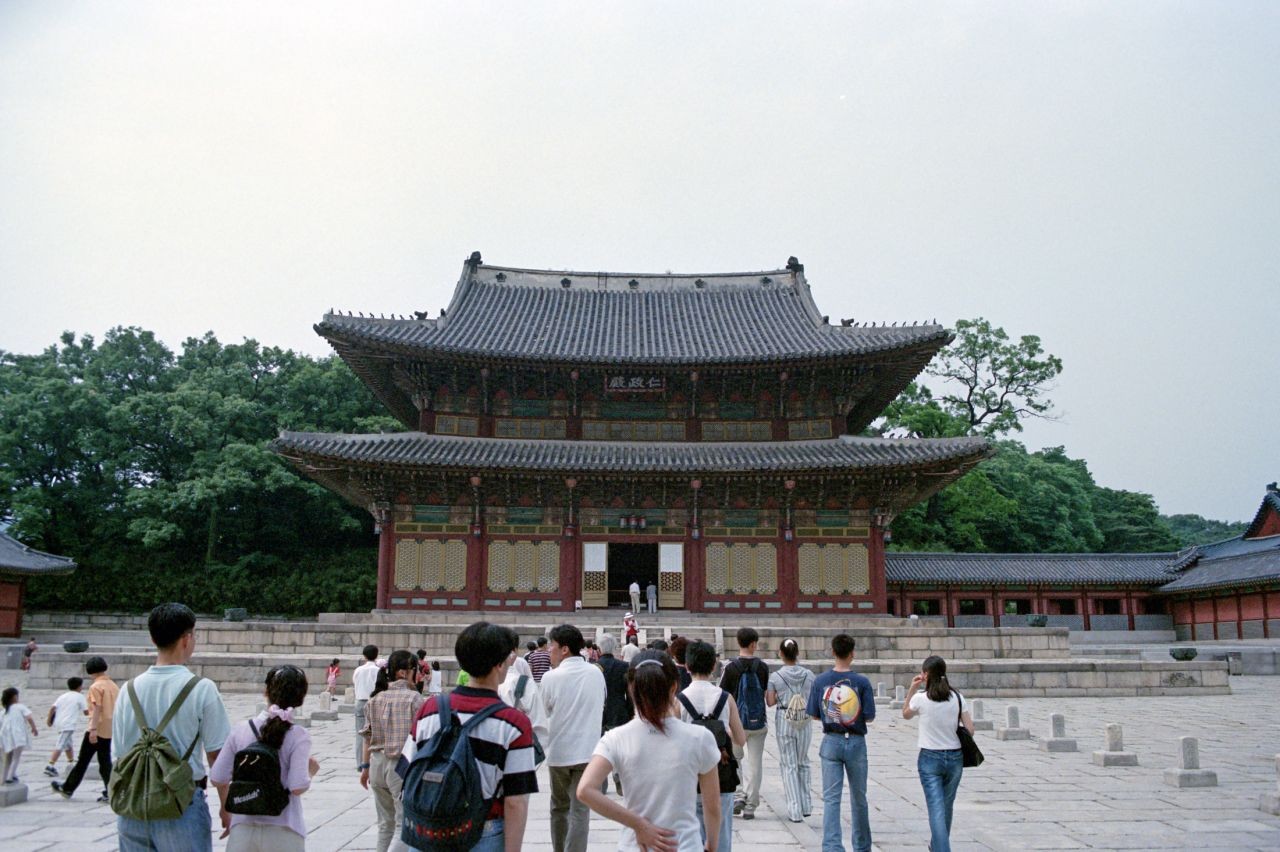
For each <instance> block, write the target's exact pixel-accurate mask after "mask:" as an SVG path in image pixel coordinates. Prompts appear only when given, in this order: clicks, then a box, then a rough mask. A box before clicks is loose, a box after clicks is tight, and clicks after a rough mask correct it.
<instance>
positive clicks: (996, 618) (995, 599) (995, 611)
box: [991, 588, 1000, 627]
mask: <svg viewBox="0 0 1280 852" xmlns="http://www.w3.org/2000/svg"><path fill="white" fill-rule="evenodd" d="M991 626H992V627H999V626H1000V596H999V595H998V594H997V593H996V590H995V589H994V588H993V589H992V590H991Z"/></svg>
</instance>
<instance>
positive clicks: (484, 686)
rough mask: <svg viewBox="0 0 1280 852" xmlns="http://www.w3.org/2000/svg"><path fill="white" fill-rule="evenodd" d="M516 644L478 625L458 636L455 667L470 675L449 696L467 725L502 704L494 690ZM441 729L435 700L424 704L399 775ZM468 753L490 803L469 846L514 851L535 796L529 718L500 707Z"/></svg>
mask: <svg viewBox="0 0 1280 852" xmlns="http://www.w3.org/2000/svg"><path fill="white" fill-rule="evenodd" d="M519 644H520V639H519V637H518V636H517V635H516V633H515V631H514V630H512V629H511V628H509V627H503V626H501V625H498V624H490V623H488V622H486V621H478V622H476V623H475V624H472V625H471V626H470V627H468V628H467V629H465V630H463V631H462V633H460V634H459V635H458V641H457V642H456V643H454V646H453V651H454V655H455V656H456V657H457V658H458V665H459V667H460V668H461V669H462V670H463V671H465V672H467V673H468V674H470V675H471V681H470V683H469V684H468V685H467V686H460V687H458V688H457V689H455V690H453V692H451V693H450V694H449V707H450V708H451V709H452V710H453V712H455V713H457V714H458V718H459V720H460V721H461V722H464V723H465V722H466V721H467V719H469V718H471V716H472V714H474V713H478V712H479V711H480V710H483V709H484V708H485V707H488V706H489V705H490V704H495V703H497V704H502V703H503V702H502V699H501V698H499V697H498V685H499V684H500V683H502V681H503V679H504V678H506V676H507V668H508V666H509V663H508V660H509V659H510V657H511V652H512V651H514V650H515V649H516V648H517V647H519ZM439 727H440V718H439V716H438V715H437V704H436V698H435V696H432V697H430V698H428V699H427V701H426V703H425V704H423V705H422V709H421V710H420V711H418V718H417V720H416V721H415V722H414V731H413V733H412V734H410V736H409V740H408V741H407V742H406V743H405V747H404V751H403V752H402V753H401V756H400V764H399V767H398V771H399V772H400V774H401V776H403V775H404V773H405V772H406V771H407V770H408V768H409V763H410V761H412V760H413V757H414V755H415V754H416V753H417V750H418V748H419V747H420V746H422V745H425V744H426V742H427V740H429V739H431V737H432V736H433V735H434V734H435V733H436V731H437V730H438V729H439ZM471 751H472V753H473V754H474V755H475V760H476V768H477V770H478V771H479V773H480V780H481V784H482V786H483V788H484V795H485V798H486V799H488V800H490V801H491V802H492V805H491V806H490V808H489V817H488V819H487V820H486V821H485V826H484V834H483V835H482V836H481V839H480V842H479V843H478V844H477V845H476V846H475V847H473V849H474V850H477V851H478V852H499V850H506V852H517V850H519V849H520V847H521V844H523V842H524V827H525V822H526V820H527V818H528V814H529V794H530V793H536V792H538V778H537V775H536V774H535V772H534V758H533V753H534V752H533V726H532V725H531V724H530V723H529V717H528V716H526V715H525V714H524V713H521V712H520V711H519V710H517V709H515V708H514V707H510V706H504V707H503V709H501V710H499V711H497V712H496V713H494V714H493V715H492V716H490V717H489V718H488V719H485V720H484V721H483V722H481V723H480V725H479V727H477V728H476V729H475V730H474V731H472V732H471Z"/></svg>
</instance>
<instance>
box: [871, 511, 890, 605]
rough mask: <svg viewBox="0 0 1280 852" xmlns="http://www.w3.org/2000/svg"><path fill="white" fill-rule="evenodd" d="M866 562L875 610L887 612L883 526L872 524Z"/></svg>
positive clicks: (887, 594)
mask: <svg viewBox="0 0 1280 852" xmlns="http://www.w3.org/2000/svg"><path fill="white" fill-rule="evenodd" d="M867 562H868V567H869V569H870V574H871V578H870V579H871V584H870V585H871V588H870V589H869V590H868V591H869V592H870V593H871V597H872V598H874V599H875V611H876V612H887V611H888V609H889V591H888V587H887V583H888V581H887V579H886V578H885V563H884V527H881V526H878V525H873V526H872V527H871V537H870V538H869V539H868V540H867Z"/></svg>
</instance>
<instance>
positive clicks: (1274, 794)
mask: <svg viewBox="0 0 1280 852" xmlns="http://www.w3.org/2000/svg"><path fill="white" fill-rule="evenodd" d="M1258 807H1259V808H1260V809H1262V810H1263V811H1266V812H1267V813H1269V814H1271V815H1273V816H1280V754H1277V755H1276V789H1274V790H1272V791H1271V792H1270V793H1263V794H1262V797H1261V799H1260V800H1259V801H1258Z"/></svg>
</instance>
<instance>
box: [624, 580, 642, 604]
mask: <svg viewBox="0 0 1280 852" xmlns="http://www.w3.org/2000/svg"><path fill="white" fill-rule="evenodd" d="M627 594H628V595H630V596H631V611H632V612H639V611H640V584H639V583H637V582H635V581H634V580H633V581H632V582H631V585H630V586H628V587H627Z"/></svg>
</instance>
